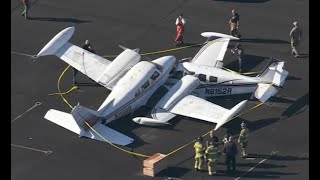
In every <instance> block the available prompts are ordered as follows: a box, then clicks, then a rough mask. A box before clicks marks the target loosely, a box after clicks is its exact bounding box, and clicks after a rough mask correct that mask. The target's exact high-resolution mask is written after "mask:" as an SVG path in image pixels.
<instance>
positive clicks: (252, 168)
mask: <svg viewBox="0 0 320 180" xmlns="http://www.w3.org/2000/svg"><path fill="white" fill-rule="evenodd" d="M278 153H279V151H272V152H271V156H273V155H275V154H278ZM266 160H267V158H265V159H262V160H261V161H260V162H259V163H258V164H256V165H255V166H254V167H251V168H250V169H249V170H248V171H247V172H245V173H244V174H242V175H241V176H239V177H237V178H236V179H234V180H238V179H240V178H241V177H243V176H245V175H246V174H248V173H249V172H250V171H252V170H254V168H256V167H257V166H259V165H260V164H262V163H263V162H265V161H266Z"/></svg>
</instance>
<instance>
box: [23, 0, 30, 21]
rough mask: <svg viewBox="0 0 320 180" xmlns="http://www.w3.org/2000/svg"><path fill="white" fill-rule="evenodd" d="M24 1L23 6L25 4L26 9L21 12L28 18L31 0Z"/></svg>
mask: <svg viewBox="0 0 320 180" xmlns="http://www.w3.org/2000/svg"><path fill="white" fill-rule="evenodd" d="M22 3H23V6H24V10H23V12H22V13H21V16H24V18H25V19H28V18H29V16H28V10H29V8H30V3H29V0H22Z"/></svg>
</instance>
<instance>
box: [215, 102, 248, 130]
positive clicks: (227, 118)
mask: <svg viewBox="0 0 320 180" xmlns="http://www.w3.org/2000/svg"><path fill="white" fill-rule="evenodd" d="M247 101H248V100H243V101H241V102H240V103H238V104H237V105H235V106H234V107H233V108H231V109H230V110H228V111H227V113H226V114H225V115H224V116H223V117H222V118H221V120H219V121H218V123H217V125H216V127H215V128H214V130H217V129H218V128H220V127H221V126H222V125H224V124H226V123H227V122H229V121H230V120H231V119H232V117H234V116H235V115H237V114H238V113H239V112H240V111H241V109H243V108H244V106H245V105H246V103H247Z"/></svg>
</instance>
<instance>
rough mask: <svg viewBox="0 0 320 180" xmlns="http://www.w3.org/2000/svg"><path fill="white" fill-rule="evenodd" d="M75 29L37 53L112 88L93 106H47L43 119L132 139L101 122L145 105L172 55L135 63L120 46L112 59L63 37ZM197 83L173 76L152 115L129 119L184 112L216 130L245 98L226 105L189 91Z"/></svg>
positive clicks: (86, 132) (117, 140) (162, 120)
mask: <svg viewBox="0 0 320 180" xmlns="http://www.w3.org/2000/svg"><path fill="white" fill-rule="evenodd" d="M74 30H75V28H74V27H69V28H66V29H64V30H62V31H61V32H60V33H58V34H57V35H56V36H55V37H54V38H53V39H52V40H51V41H49V42H48V43H47V45H45V46H44V47H43V49H42V50H41V51H40V52H39V53H38V54H37V57H41V56H46V55H55V56H57V57H59V58H60V59H62V60H63V61H65V62H66V63H68V64H70V65H71V66H73V67H74V68H76V69H77V70H79V71H81V72H82V73H83V74H85V75H87V76H88V77H90V78H91V79H92V80H94V81H96V82H98V83H99V84H101V85H103V86H104V87H106V88H108V89H110V90H111V93H110V94H109V95H108V97H107V98H106V99H105V101H104V102H103V103H102V105H101V106H100V107H99V109H98V110H97V111H94V110H91V109H88V108H86V107H84V106H81V105H79V104H78V105H77V106H76V107H74V108H73V109H72V111H71V114H70V113H65V112H61V111H58V110H54V109H50V110H49V111H48V112H47V113H46V115H45V118H46V119H48V120H49V121H51V122H53V123H55V124H58V125H59V126H62V127H64V128H66V129H68V130H70V131H72V132H74V133H76V134H78V135H79V136H80V137H81V136H85V137H88V138H91V139H95V140H100V141H103V138H101V137H100V136H99V135H97V134H96V133H95V132H93V131H92V130H91V128H90V126H92V127H93V128H94V129H95V130H96V131H98V132H99V134H100V135H101V136H103V137H104V138H105V139H107V140H108V141H109V142H111V143H114V144H119V145H123V146H125V145H128V144H130V143H132V142H133V139H132V138H130V137H128V136H126V135H124V134H121V133H119V132H117V131H115V130H113V129H111V128H109V127H107V126H106V125H105V124H107V123H109V122H111V121H113V120H116V119H118V118H120V117H123V116H125V115H127V114H129V113H132V112H134V111H135V110H137V109H138V108H140V107H141V106H144V105H146V103H147V101H148V100H149V98H150V97H151V96H152V95H153V93H154V92H155V91H156V90H157V89H158V88H159V87H160V86H162V85H163V84H164V83H165V82H166V81H167V79H168V77H169V74H170V71H171V70H172V69H173V67H174V66H175V64H176V58H175V57H174V56H164V57H160V58H158V59H155V60H153V61H140V62H138V61H139V60H140V58H141V57H140V55H139V54H138V53H137V52H136V51H133V50H131V49H125V50H124V51H123V52H122V53H121V54H120V55H119V56H118V57H116V58H115V59H114V60H113V61H112V62H111V61H108V60H106V59H104V58H102V57H100V56H98V55H95V54H92V53H90V52H89V51H86V50H84V49H82V48H80V47H78V46H76V45H73V44H71V43H70V42H68V41H69V39H70V38H71V36H72V34H73V33H74ZM128 63H130V64H128ZM111 67H112V68H111ZM124 71H126V72H124ZM119 74H121V75H119ZM120 76H121V77H120ZM199 84H200V81H199V79H198V78H196V77H193V76H190V75H186V76H185V77H183V78H182V79H180V80H179V81H177V83H176V84H175V85H174V86H173V87H172V89H170V91H168V92H167V93H166V94H165V95H164V96H163V98H162V99H161V100H160V101H159V102H158V104H157V105H156V106H155V107H154V109H153V111H152V113H151V114H152V117H153V118H147V117H137V118H134V119H133V121H134V122H136V123H139V124H143V125H149V126H159V125H167V124H169V123H168V121H169V120H170V119H172V118H173V117H174V116H175V115H183V116H189V117H193V118H197V119H200V120H205V121H209V122H213V123H217V125H216V128H215V129H218V128H219V127H221V126H222V125H223V124H225V123H226V122H228V121H230V120H231V117H233V116H234V115H236V114H237V113H238V112H239V111H240V110H241V109H242V108H243V107H244V106H245V104H246V102H247V100H244V101H242V102H240V103H239V104H237V105H236V106H234V107H233V108H232V109H230V110H229V109H225V108H223V107H221V106H218V105H216V104H213V103H211V102H208V101H206V100H204V99H201V98H198V97H196V96H193V95H189V93H190V92H192V91H193V90H194V88H196V87H197V86H198V85H199ZM102 120H105V123H104V124H102V123H101V122H102ZM88 124H89V125H90V126H88Z"/></svg>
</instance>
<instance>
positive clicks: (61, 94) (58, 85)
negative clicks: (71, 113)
mask: <svg viewBox="0 0 320 180" xmlns="http://www.w3.org/2000/svg"><path fill="white" fill-rule="evenodd" d="M69 67H70V65H69V66H68V67H66V68H65V69H64V70H63V71H62V73H61V75H60V77H59V79H58V83H57V87H58V92H59V93H58V94H59V95H60V96H61V98H62V99H63V101H64V102H65V103H66V104H67V105H68V106H69V107H70V108H71V109H73V107H72V106H71V105H70V104H69V102H68V101H67V100H66V99H65V98H64V97H63V93H61V91H60V80H61V78H62V76H63V75H64V73H65V72H66V71H67V70H68V69H69Z"/></svg>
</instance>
